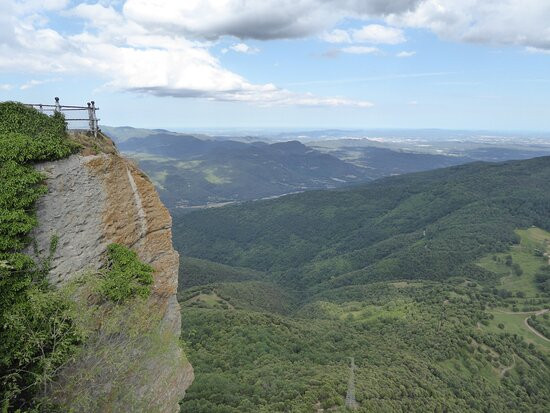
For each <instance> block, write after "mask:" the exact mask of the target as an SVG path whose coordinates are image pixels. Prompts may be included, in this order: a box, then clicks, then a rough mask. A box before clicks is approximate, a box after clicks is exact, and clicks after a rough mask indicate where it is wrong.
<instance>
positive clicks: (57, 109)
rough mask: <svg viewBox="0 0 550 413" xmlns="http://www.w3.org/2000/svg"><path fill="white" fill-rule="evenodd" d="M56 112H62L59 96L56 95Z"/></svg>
mask: <svg viewBox="0 0 550 413" xmlns="http://www.w3.org/2000/svg"><path fill="white" fill-rule="evenodd" d="M54 112H59V113H61V105H60V104H59V98H58V97H57V96H56V97H55V109H54Z"/></svg>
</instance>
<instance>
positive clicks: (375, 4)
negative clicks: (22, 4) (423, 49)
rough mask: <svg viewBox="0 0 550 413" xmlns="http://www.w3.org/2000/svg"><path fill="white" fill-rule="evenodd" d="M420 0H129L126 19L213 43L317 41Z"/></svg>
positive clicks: (406, 7)
mask: <svg viewBox="0 0 550 413" xmlns="http://www.w3.org/2000/svg"><path fill="white" fill-rule="evenodd" d="M419 1H420V0H392V1H386V0H261V1H259V0H185V1H181V0H127V1H126V3H125V4H124V14H125V15H126V16H127V17H128V18H130V19H132V20H134V21H136V22H139V23H140V24H142V25H144V26H147V27H152V28H157V29H158V28H167V29H169V30H171V31H175V32H179V33H183V34H186V35H194V36H198V37H203V38H207V39H217V38H219V37H221V36H224V35H231V36H236V37H239V38H241V39H248V38H254V39H262V40H266V39H280V38H296V37H305V36H311V35H315V34H318V33H320V32H321V31H323V30H325V29H329V28H331V27H333V26H334V24H335V23H336V22H338V21H339V20H340V19H342V18H344V17H373V16H386V15H388V14H390V13H401V12H405V11H406V10H409V9H412V8H413V7H414V6H415V5H416V4H417V3H418V2H419Z"/></svg>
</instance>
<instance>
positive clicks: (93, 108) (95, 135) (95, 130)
mask: <svg viewBox="0 0 550 413" xmlns="http://www.w3.org/2000/svg"><path fill="white" fill-rule="evenodd" d="M95 111H96V108H95V102H94V101H93V100H92V122H93V132H94V137H96V138H97V131H98V129H99V125H98V124H97V116H96V114H95Z"/></svg>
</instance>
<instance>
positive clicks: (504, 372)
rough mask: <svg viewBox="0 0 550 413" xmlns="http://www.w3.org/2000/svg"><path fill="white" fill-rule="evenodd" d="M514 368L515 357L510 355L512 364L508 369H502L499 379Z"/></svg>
mask: <svg viewBox="0 0 550 413" xmlns="http://www.w3.org/2000/svg"><path fill="white" fill-rule="evenodd" d="M515 366H516V357H515V356H514V355H512V364H511V365H509V366H508V367H505V368H503V369H502V370H501V371H500V378H503V377H504V375H505V374H506V372H507V371H508V370H512V369H513V368H514V367H515Z"/></svg>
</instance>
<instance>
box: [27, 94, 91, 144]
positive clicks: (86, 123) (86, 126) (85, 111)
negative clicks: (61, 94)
mask: <svg viewBox="0 0 550 413" xmlns="http://www.w3.org/2000/svg"><path fill="white" fill-rule="evenodd" d="M26 106H30V107H33V108H35V109H37V110H39V111H40V112H42V113H46V114H52V115H53V114H54V113H63V114H64V115H65V122H66V123H67V129H69V130H72V131H83V132H91V133H92V134H93V135H94V136H95V137H97V133H98V132H99V120H100V119H98V118H97V114H96V112H97V111H98V110H99V108H98V107H96V106H95V102H94V101H93V100H92V101H91V102H88V103H87V106H68V105H62V104H60V103H59V98H58V97H56V98H55V104H53V105H44V104H42V103H38V104H26ZM75 116H76V117H75Z"/></svg>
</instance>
